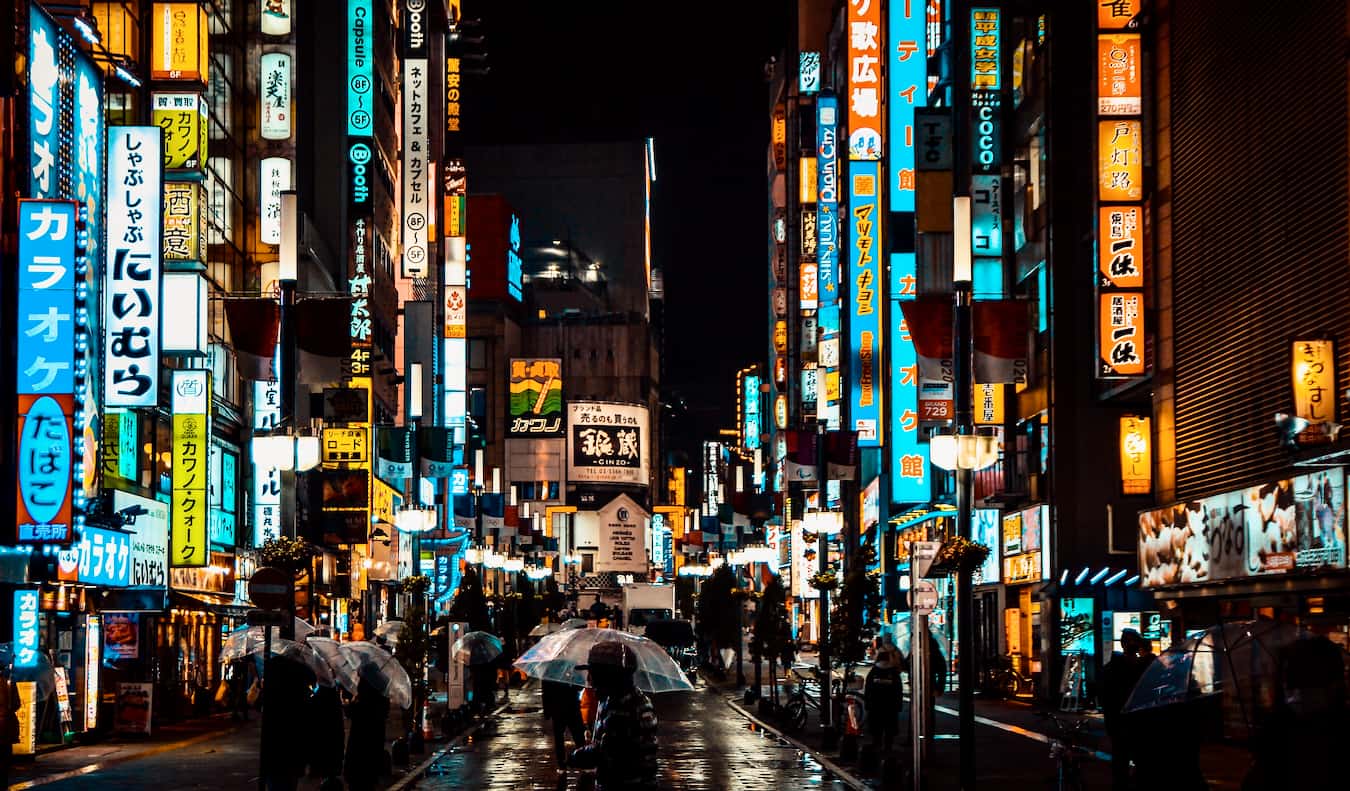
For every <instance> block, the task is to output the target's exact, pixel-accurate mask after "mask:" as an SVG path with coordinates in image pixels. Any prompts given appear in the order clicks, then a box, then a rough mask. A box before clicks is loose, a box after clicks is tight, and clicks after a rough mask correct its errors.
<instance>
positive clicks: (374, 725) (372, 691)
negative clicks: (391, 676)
mask: <svg viewBox="0 0 1350 791" xmlns="http://www.w3.org/2000/svg"><path fill="white" fill-rule="evenodd" d="M374 672H375V671H373V670H371V669H370V668H369V667H363V668H362V669H361V679H360V681H359V682H358V684H357V686H356V697H355V698H354V699H352V702H351V704H349V705H348V707H347V714H348V716H349V717H351V720H352V724H351V729H350V730H349V731H348V733H347V755H346V760H345V764H344V766H345V768H344V771H343V774H344V776H345V777H346V778H347V787H348V788H349V789H351V791H373V789H374V788H375V787H376V785H377V783H378V781H379V778H380V775H382V774H383V773H384V763H385V752H384V733H385V726H386V724H387V722H388V720H389V698H387V697H385V696H384V693H382V692H380V690H379V688H378V687H377V686H375V684H373V683H371V678H370V676H371V674H373V673H374Z"/></svg>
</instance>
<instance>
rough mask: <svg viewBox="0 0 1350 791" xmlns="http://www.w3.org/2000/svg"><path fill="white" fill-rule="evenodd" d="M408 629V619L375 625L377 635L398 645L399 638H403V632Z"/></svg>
mask: <svg viewBox="0 0 1350 791" xmlns="http://www.w3.org/2000/svg"><path fill="white" fill-rule="evenodd" d="M407 630H408V624H407V622H406V621H385V622H384V623H382V624H380V625H379V626H377V627H375V636H376V637H383V638H384V639H386V640H388V641H389V642H390V644H391V645H397V644H398V641H399V640H402V639H403V633H404V632H406V631H407Z"/></svg>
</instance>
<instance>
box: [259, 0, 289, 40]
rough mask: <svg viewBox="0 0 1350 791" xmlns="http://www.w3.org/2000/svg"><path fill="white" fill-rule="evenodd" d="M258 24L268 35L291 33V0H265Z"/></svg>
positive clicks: (264, 33) (287, 34)
mask: <svg viewBox="0 0 1350 791" xmlns="http://www.w3.org/2000/svg"><path fill="white" fill-rule="evenodd" d="M258 16H259V19H258V25H259V27H260V28H261V30H262V33H263V35H266V36H289V35H290V34H291V0H264V2H263V4H262V9H261V11H260V13H259V15H258Z"/></svg>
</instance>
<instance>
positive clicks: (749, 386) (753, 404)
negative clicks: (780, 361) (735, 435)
mask: <svg viewBox="0 0 1350 791" xmlns="http://www.w3.org/2000/svg"><path fill="white" fill-rule="evenodd" d="M741 400H742V403H743V404H744V406H743V407H742V410H741V413H742V415H743V416H744V421H745V422H744V423H743V424H742V427H741V445H742V446H743V447H744V448H745V449H746V450H758V449H759V435H760V433H761V430H760V426H761V419H760V410H759V377H758V376H756V375H754V374H747V375H746V376H745V377H744V379H742V391H741Z"/></svg>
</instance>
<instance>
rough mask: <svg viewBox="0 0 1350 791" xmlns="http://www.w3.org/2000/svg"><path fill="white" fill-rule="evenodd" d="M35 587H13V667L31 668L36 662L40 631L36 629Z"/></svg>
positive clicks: (40, 643)
mask: <svg viewBox="0 0 1350 791" xmlns="http://www.w3.org/2000/svg"><path fill="white" fill-rule="evenodd" d="M39 600H40V597H39V596H38V589H37V588H15V589H14V667H15V668H16V669H19V668H33V667H37V664H38V651H40V650H41V649H42V640H41V633H40V631H39V629H38V602H39Z"/></svg>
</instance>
